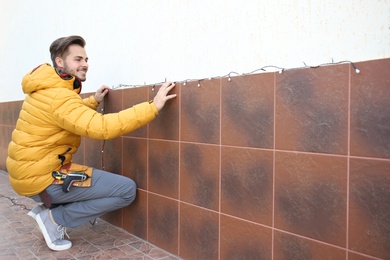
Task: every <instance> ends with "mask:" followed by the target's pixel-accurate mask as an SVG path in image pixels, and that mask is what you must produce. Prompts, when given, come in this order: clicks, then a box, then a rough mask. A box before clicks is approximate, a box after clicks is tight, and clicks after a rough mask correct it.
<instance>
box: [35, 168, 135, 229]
mask: <svg viewBox="0 0 390 260" xmlns="http://www.w3.org/2000/svg"><path fill="white" fill-rule="evenodd" d="M136 189H137V186H136V184H135V182H134V181H133V180H132V179H129V178H127V177H124V176H121V175H117V174H113V173H110V172H106V171H102V170H98V169H93V174H92V184H91V187H88V188H85V187H84V188H80V187H72V188H71V189H70V191H69V192H68V193H65V192H63V191H62V187H61V185H50V186H49V187H47V188H46V191H47V193H48V194H49V195H50V196H51V202H52V203H53V204H64V205H60V206H58V207H56V208H53V209H52V210H51V212H52V215H53V218H54V221H55V222H56V223H57V224H60V225H63V226H64V227H70V228H72V227H78V226H80V225H82V224H84V223H86V222H88V221H91V220H94V219H96V218H98V217H99V216H101V215H103V214H105V213H108V212H110V211H113V210H116V209H120V208H123V207H125V206H127V205H129V204H130V203H132V202H133V201H134V199H135V196H136ZM31 198H32V199H34V200H35V201H37V202H40V201H41V200H40V197H39V196H38V195H37V196H33V197H31Z"/></svg>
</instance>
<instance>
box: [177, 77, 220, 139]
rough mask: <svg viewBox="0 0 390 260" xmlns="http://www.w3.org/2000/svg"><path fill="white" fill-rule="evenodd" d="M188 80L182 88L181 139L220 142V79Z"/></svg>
mask: <svg viewBox="0 0 390 260" xmlns="http://www.w3.org/2000/svg"><path fill="white" fill-rule="evenodd" d="M200 84H201V85H200V87H198V82H196V81H193V82H188V83H186V85H184V84H183V85H182V88H181V99H182V100H181V110H180V112H181V113H180V120H181V130H180V131H181V132H180V134H181V140H182V141H188V142H199V143H209V144H219V143H220V80H205V81H201V82H200Z"/></svg>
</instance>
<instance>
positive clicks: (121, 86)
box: [111, 59, 360, 92]
mask: <svg viewBox="0 0 390 260" xmlns="http://www.w3.org/2000/svg"><path fill="white" fill-rule="evenodd" d="M343 63H349V64H351V66H352V67H353V68H354V70H355V72H356V73H360V70H359V69H358V68H357V67H356V66H355V64H354V63H353V62H352V61H348V60H344V61H339V62H333V59H332V62H331V63H323V64H320V65H316V66H309V65H307V64H306V63H305V62H303V64H304V66H303V67H296V68H281V67H278V66H275V65H267V66H263V67H261V68H259V69H256V70H254V71H251V72H248V73H242V74H240V73H238V72H234V71H231V72H229V73H228V74H227V75H224V76H216V77H208V78H203V79H186V80H183V81H177V82H175V83H182V84H183V86H186V85H187V83H188V82H193V81H197V82H198V84H197V86H198V87H200V86H201V84H200V81H202V80H213V79H219V78H226V77H227V78H228V81H232V77H231V76H232V74H236V75H238V76H239V75H251V74H255V73H258V72H271V71H268V70H267V69H272V71H273V72H274V71H275V70H276V71H277V72H278V73H279V74H282V73H283V72H284V71H289V70H298V69H305V68H311V69H316V68H319V67H323V66H328V65H337V64H343ZM165 82H166V78H165V80H164V81H163V82H159V83H154V84H153V87H152V91H153V92H154V89H155V86H156V85H161V84H164V83H165ZM145 85H147V84H146V82H144V84H143V85H128V84H118V85H116V86H113V87H112V88H111V89H112V90H115V89H120V88H136V87H141V86H145Z"/></svg>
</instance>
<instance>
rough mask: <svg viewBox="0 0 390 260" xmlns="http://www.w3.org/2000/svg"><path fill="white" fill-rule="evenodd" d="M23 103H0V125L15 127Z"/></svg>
mask: <svg viewBox="0 0 390 260" xmlns="http://www.w3.org/2000/svg"><path fill="white" fill-rule="evenodd" d="M22 104H23V101H12V102H3V103H0V111H1V113H0V125H13V126H14V125H16V121H17V120H18V118H19V113H20V110H21V108H22Z"/></svg>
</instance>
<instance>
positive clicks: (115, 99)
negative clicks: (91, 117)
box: [103, 89, 124, 114]
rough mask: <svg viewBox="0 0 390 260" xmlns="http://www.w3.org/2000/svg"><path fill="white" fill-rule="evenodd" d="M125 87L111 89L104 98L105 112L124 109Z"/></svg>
mask: <svg viewBox="0 0 390 260" xmlns="http://www.w3.org/2000/svg"><path fill="white" fill-rule="evenodd" d="M123 95H124V90H123V89H116V90H110V91H109V92H108V94H107V96H106V98H105V99H104V103H103V105H104V114H109V113H117V112H119V111H121V110H122V109H123V101H122V97H123Z"/></svg>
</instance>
